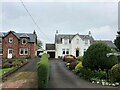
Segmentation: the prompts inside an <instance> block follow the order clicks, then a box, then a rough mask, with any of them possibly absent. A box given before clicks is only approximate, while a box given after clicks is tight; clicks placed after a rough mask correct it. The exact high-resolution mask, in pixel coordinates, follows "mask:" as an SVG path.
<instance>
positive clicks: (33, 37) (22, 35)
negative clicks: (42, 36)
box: [2, 31, 36, 42]
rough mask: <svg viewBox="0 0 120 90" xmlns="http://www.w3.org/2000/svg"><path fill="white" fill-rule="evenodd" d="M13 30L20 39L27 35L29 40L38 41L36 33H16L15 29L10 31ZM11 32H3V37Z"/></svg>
mask: <svg viewBox="0 0 120 90" xmlns="http://www.w3.org/2000/svg"><path fill="white" fill-rule="evenodd" d="M10 32H12V33H13V34H14V35H15V36H16V37H17V38H18V39H20V38H23V37H26V38H28V42H36V35H35V34H32V33H16V32H14V31H10ZM10 32H7V33H4V32H3V33H2V34H3V37H6V36H7V35H8V34H9V33H10Z"/></svg>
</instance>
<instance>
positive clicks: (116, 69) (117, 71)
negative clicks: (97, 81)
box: [111, 63, 120, 82]
mask: <svg viewBox="0 0 120 90" xmlns="http://www.w3.org/2000/svg"><path fill="white" fill-rule="evenodd" d="M111 79H112V81H113V82H120V63H119V64H116V65H114V66H113V67H112V68H111Z"/></svg>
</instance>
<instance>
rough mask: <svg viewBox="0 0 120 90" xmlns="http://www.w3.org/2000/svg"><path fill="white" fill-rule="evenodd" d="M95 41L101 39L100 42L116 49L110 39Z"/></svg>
mask: <svg viewBox="0 0 120 90" xmlns="http://www.w3.org/2000/svg"><path fill="white" fill-rule="evenodd" d="M96 41H102V42H104V43H105V44H107V45H108V46H109V47H110V48H113V49H116V48H117V47H116V46H115V44H114V43H113V42H112V41H109V40H96Z"/></svg>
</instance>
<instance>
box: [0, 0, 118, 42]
mask: <svg viewBox="0 0 120 90" xmlns="http://www.w3.org/2000/svg"><path fill="white" fill-rule="evenodd" d="M22 1H23V3H24V5H25V6H26V8H27V9H28V11H29V12H30V14H31V15H32V17H33V18H34V20H35V22H36V23H37V25H38V27H39V28H38V27H37V26H36V25H35V24H34V23H33V21H32V19H31V17H30V16H29V14H28V13H27V12H26V10H25V8H24V7H23V5H22V3H21V2H20V0H4V1H1V2H0V32H8V31H10V30H14V31H15V32H18V33H19V32H20V33H22V32H23V33H24V32H25V33H33V31H34V30H35V31H36V33H37V35H38V39H40V40H41V41H42V42H43V43H44V44H45V43H54V36H55V32H56V30H58V32H59V34H76V33H79V34H82V35H87V34H88V32H89V31H91V34H92V36H93V38H94V39H95V40H112V41H114V39H115V37H116V35H117V31H118V0H69V1H68V0H56V1H55V0H44V1H43V0H29V1H28V0H22Z"/></svg>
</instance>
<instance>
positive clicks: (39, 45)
mask: <svg viewBox="0 0 120 90" xmlns="http://www.w3.org/2000/svg"><path fill="white" fill-rule="evenodd" d="M42 46H43V43H42V42H41V41H40V40H39V39H37V47H38V49H41V48H42Z"/></svg>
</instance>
